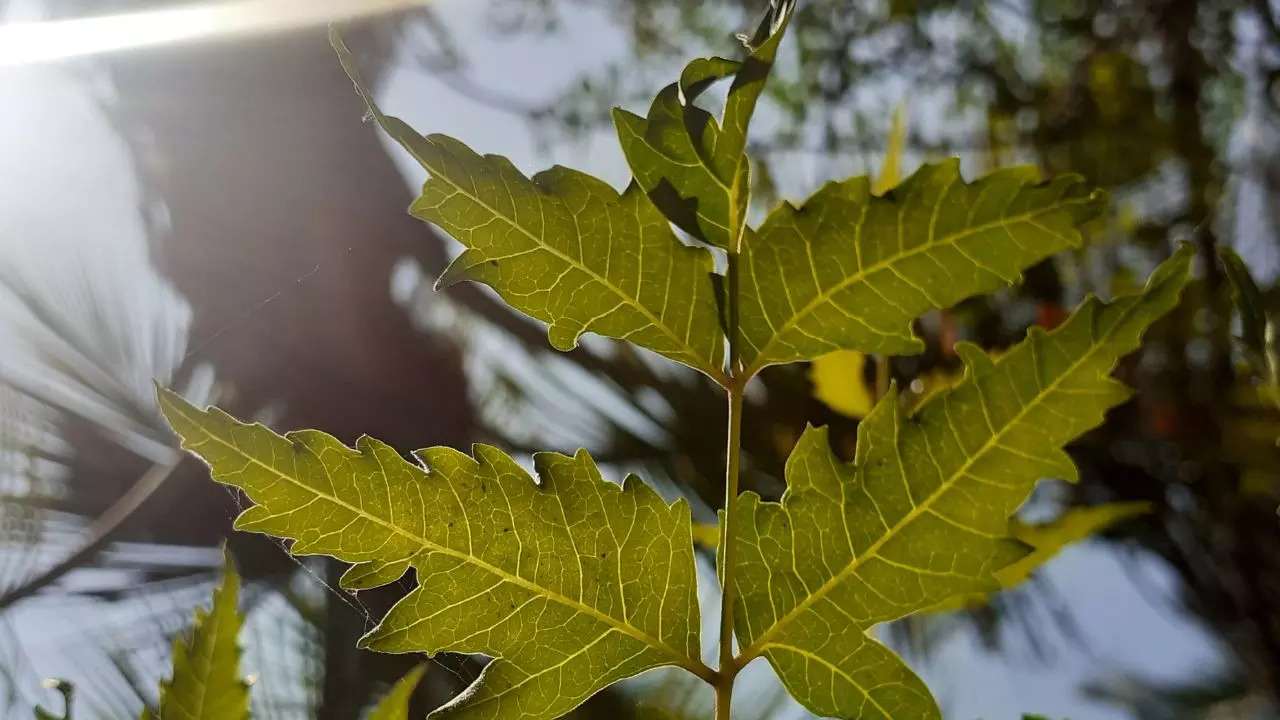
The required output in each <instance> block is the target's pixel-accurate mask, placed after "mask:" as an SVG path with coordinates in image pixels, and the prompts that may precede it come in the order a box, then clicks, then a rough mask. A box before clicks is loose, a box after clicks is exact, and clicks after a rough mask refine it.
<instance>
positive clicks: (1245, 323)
mask: <svg viewBox="0 0 1280 720" xmlns="http://www.w3.org/2000/svg"><path fill="white" fill-rule="evenodd" d="M1218 256H1219V257H1220V258H1222V269H1223V270H1224V272H1225V274H1226V276H1227V281H1228V282H1229V283H1231V302H1232V303H1234V304H1235V306H1236V312H1237V313H1238V314H1239V315H1240V344H1241V345H1243V346H1244V348H1245V350H1246V351H1248V352H1249V354H1250V355H1251V357H1252V358H1253V359H1254V360H1255V361H1257V360H1259V359H1261V358H1262V357H1263V356H1264V355H1265V354H1266V342H1265V338H1266V332H1267V313H1266V309H1265V305H1264V304H1263V301H1262V291H1261V290H1259V289H1258V284H1257V283H1256V282H1254V279H1253V275H1252V273H1250V272H1249V266H1248V265H1245V263H1244V260H1242V259H1241V258H1240V256H1239V255H1237V254H1236V252H1235V251H1234V250H1232V249H1231V248H1228V247H1219V248H1218Z"/></svg>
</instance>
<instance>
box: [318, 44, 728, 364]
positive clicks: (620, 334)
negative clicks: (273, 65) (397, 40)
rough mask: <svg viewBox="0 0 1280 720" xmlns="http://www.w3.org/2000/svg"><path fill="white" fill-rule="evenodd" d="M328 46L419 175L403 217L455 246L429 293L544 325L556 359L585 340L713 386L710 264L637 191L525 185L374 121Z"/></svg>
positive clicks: (434, 139)
mask: <svg viewBox="0 0 1280 720" xmlns="http://www.w3.org/2000/svg"><path fill="white" fill-rule="evenodd" d="M330 39H331V41H332V43H333V46H334V49H335V50H336V51H337V52H338V56H339V58H340V59H341V61H342V65H343V67H344V68H346V71H347V74H348V75H349V76H350V77H351V80H352V82H354V83H355V85H356V88H357V90H358V91H359V92H360V94H361V96H362V97H363V98H364V100H365V102H366V103H367V104H368V106H369V110H370V112H371V113H372V114H373V117H374V118H376V119H377V121H378V123H379V124H380V125H381V126H382V128H383V129H384V130H385V131H386V132H387V133H388V134H389V135H391V137H392V138H394V139H395V140H396V141H397V142H399V143H400V144H401V145H402V146H403V147H404V148H405V149H406V150H408V151H409V153H410V154H411V155H412V156H413V157H414V158H415V159H417V161H418V163H419V164H421V165H422V167H423V168H425V169H426V170H427V172H428V174H429V177H428V178H427V180H426V182H425V183H424V184H423V186H422V195H421V196H420V197H419V198H418V199H417V200H416V201H414V203H413V205H412V206H411V207H410V212H411V213H412V214H413V215H414V216H415V217H418V218H421V219H423V220H426V221H428V222H431V223H434V224H435V225H437V226H439V227H440V228H441V229H443V230H444V231H446V232H448V233H449V234H450V235H452V236H453V237H454V239H456V240H457V241H458V242H460V243H462V244H463V245H464V246H466V250H465V251H464V252H463V253H462V255H461V256H459V257H458V258H457V259H455V260H454V261H453V263H451V264H450V265H449V267H448V269H447V270H446V271H445V272H444V274H443V275H442V276H441V277H440V279H439V281H438V285H441V286H447V285H450V284H452V283H455V282H458V281H460V280H474V281H476V282H482V283H484V284H486V285H489V286H490V287H492V288H493V289H494V290H496V291H497V292H498V294H499V295H501V296H502V299H503V300H505V301H506V302H507V304H509V305H511V306H512V307H514V308H515V309H517V310H519V311H521V312H524V313H527V314H529V315H531V316H533V317H535V318H537V319H538V320H542V321H543V322H546V323H548V324H549V325H550V328H549V330H548V334H549V339H550V340H551V344H552V345H553V346H555V347H556V348H557V349H559V350H571V349H573V347H574V346H576V345H577V342H578V337H579V336H580V335H581V334H582V333H584V332H595V333H599V334H600V335H604V336H607V337H611V338H619V339H622V340H627V341H630V342H632V343H635V344H636V345H640V346H642V347H645V348H648V349H650V350H653V351H654V352H657V353H659V354H661V355H664V356H666V357H668V358H670V359H672V360H675V361H677V362H681V363H684V364H686V365H689V366H691V367H694V368H697V369H698V370H701V371H703V372H704V373H707V374H708V375H710V376H712V377H713V378H719V377H721V376H722V369H723V368H722V365H723V361H722V358H723V355H724V339H723V335H722V333H721V331H720V322H719V317H718V315H717V308H716V300H715V294H714V289H713V287H712V284H711V277H710V275H711V273H712V271H713V268H714V266H713V262H712V258H711V255H710V253H708V252H707V251H706V250H704V249H701V248H692V247H689V246H686V245H684V244H682V243H681V242H680V241H679V239H678V238H676V236H675V233H674V232H673V231H672V230H671V227H670V225H669V223H668V222H667V220H666V219H665V218H664V217H663V216H662V213H660V212H659V211H658V210H657V208H655V207H654V206H653V204H652V203H651V202H650V201H649V200H648V199H647V198H646V197H645V194H644V193H643V192H642V191H641V190H640V189H639V188H638V187H636V186H635V185H634V184H633V185H632V186H631V187H628V188H627V190H626V191H625V192H623V193H622V194H621V195H619V194H618V192H617V191H615V190H614V189H613V188H612V187H610V186H609V185H608V184H607V183H605V182H603V181H601V180H599V179H596V178H594V177H591V176H590V175H586V174H584V173H581V172H578V171H576V170H570V169H568V168H564V167H560V166H556V167H553V168H551V169H550V170H546V171H544V172H541V173H539V174H537V175H535V176H534V177H533V178H532V179H531V178H528V177H525V176H524V175H523V174H522V173H521V172H520V171H519V170H517V169H516V168H515V166H513V165H512V164H511V162H510V161H509V160H507V159H506V158H503V157H499V156H495V155H484V156H481V155H479V154H477V153H476V152H475V151H473V150H472V149H471V148H469V147H467V146H466V145H464V144H463V143H461V142H459V141H457V140H454V139H453V138H450V137H447V136H445V135H428V136H426V137H423V136H422V135H419V134H418V133H417V132H416V131H414V130H413V129H412V128H410V127H409V126H408V125H406V124H405V123H404V122H403V121H402V120H400V119H399V118H396V117H391V116H388V115H383V114H382V112H381V111H380V110H379V109H378V107H377V105H376V104H374V102H373V97H372V95H371V94H370V92H369V91H368V90H367V89H366V88H365V87H364V85H363V83H362V81H361V79H360V75H359V73H358V71H357V69H356V67H355V63H354V62H353V61H352V59H351V55H350V53H349V52H348V50H347V49H346V46H345V45H343V43H342V40H341V38H339V37H338V36H337V34H336V33H331V36H330Z"/></svg>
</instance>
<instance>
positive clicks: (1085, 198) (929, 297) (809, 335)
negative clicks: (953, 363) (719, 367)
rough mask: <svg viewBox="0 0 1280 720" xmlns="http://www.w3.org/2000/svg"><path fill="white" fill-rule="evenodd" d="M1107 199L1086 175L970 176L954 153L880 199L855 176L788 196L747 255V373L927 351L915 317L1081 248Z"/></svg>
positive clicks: (1021, 171)
mask: <svg viewBox="0 0 1280 720" xmlns="http://www.w3.org/2000/svg"><path fill="white" fill-rule="evenodd" d="M1104 204H1105V196H1104V194H1103V193H1102V192H1101V191H1093V192H1091V191H1090V190H1089V189H1088V188H1087V187H1086V186H1085V185H1084V183H1083V182H1082V181H1081V180H1080V179H1079V178H1077V177H1075V176H1071V175H1065V176H1061V177H1058V178H1055V179H1053V180H1051V181H1049V182H1047V183H1041V182H1039V171H1038V170H1036V169H1035V168H1032V167H1020V168H1010V169H1006V170H998V171H996V172H993V173H991V174H989V175H987V176H985V177H983V178H981V179H979V180H977V181H976V182H973V183H966V182H964V180H963V179H962V178H961V176H960V164H959V161H957V160H950V161H947V162H943V163H940V164H936V165H925V166H923V167H921V168H920V169H919V170H917V171H916V172H915V173H914V174H913V175H912V176H911V177H910V178H908V179H907V180H906V182H904V183H903V184H902V185H900V186H898V187H897V188H896V189H895V190H893V191H892V192H890V193H888V194H887V195H885V196H884V197H875V196H874V195H873V194H872V193H871V184H870V182H869V181H868V179H867V178H865V177H858V178H852V179H850V180H845V181H843V182H832V183H828V184H827V185H825V186H823V187H822V188H821V189H820V190H818V192H816V193H815V194H814V195H813V196H811V197H810V198H809V199H808V200H807V201H806V202H805V203H804V204H803V205H802V206H800V207H798V208H797V207H794V206H792V205H790V204H788V203H783V204H782V205H781V206H780V207H779V208H777V209H776V210H774V211H773V212H772V213H770V215H769V217H768V218H767V219H766V220H765V222H764V223H763V225H761V227H760V229H759V230H758V231H757V232H754V233H748V234H747V241H746V245H745V248H744V250H743V257H742V261H741V267H742V290H741V292H742V298H741V303H742V307H741V310H740V317H741V328H742V329H741V332H742V344H743V347H742V355H743V358H744V360H745V361H746V363H747V365H748V371H749V372H754V371H756V370H759V369H760V368H762V367H764V366H767V365H772V364H776V363H786V362H794V361H798V360H809V359H812V358H815V357H818V356H820V355H823V354H826V353H828V352H832V351H835V350H859V351H861V352H864V353H876V354H884V355H900V354H912V353H918V352H921V351H922V350H923V347H924V346H923V344H922V343H921V341H920V340H919V339H918V338H917V337H916V336H915V334H914V332H913V331H912V327H911V325H912V323H913V322H914V321H915V319H916V318H917V317H919V316H920V315H921V314H923V313H924V312H926V311H928V310H931V309H934V308H944V307H949V306H951V305H954V304H955V303H957V302H959V301H960V300H963V299H964V298H966V297H969V296H972V295H975V294H978V293H983V292H990V291H993V290H996V289H999V288H1001V287H1004V286H1006V285H1008V284H1009V283H1012V282H1015V281H1016V280H1017V279H1018V278H1019V276H1020V273H1021V272H1022V270H1023V269H1025V268H1027V267H1029V266H1030V265H1032V264H1034V263H1036V262H1039V261H1040V260H1043V259H1044V258H1046V257H1048V256H1050V255H1053V254H1054V253H1057V252H1059V251H1061V250H1065V249H1067V248H1070V247H1075V246H1077V245H1079V244H1080V242H1081V235H1080V232H1079V229H1078V228H1079V227H1080V226H1081V224H1082V223H1084V222H1085V221H1087V220H1089V219H1090V218H1092V217H1094V216H1095V215H1097V214H1098V213H1099V211H1100V210H1101V208H1102V207H1103V206H1104Z"/></svg>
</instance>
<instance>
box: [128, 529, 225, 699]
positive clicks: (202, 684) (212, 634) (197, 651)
mask: <svg viewBox="0 0 1280 720" xmlns="http://www.w3.org/2000/svg"><path fill="white" fill-rule="evenodd" d="M239 595H240V576H239V575H237V574H236V569H235V566H234V565H233V564H232V563H231V557H230V555H228V556H227V557H226V566H225V568H224V570H223V575H222V584H221V586H220V587H218V588H217V589H216V590H214V592H213V604H212V606H211V607H210V608H209V610H207V611H206V610H204V609H203V608H198V609H197V610H196V619H195V624H194V625H193V627H192V630H191V637H190V639H184V638H181V637H177V638H174V640H173V677H172V678H171V679H169V680H166V681H164V682H162V683H161V684H160V709H159V711H158V712H157V713H156V714H155V715H154V717H155V718H156V720H245V719H246V718H248V717H249V687H248V685H246V684H245V682H244V680H242V679H241V677H240V645H239V640H238V638H239V636H240V627H241V626H242V625H243V624H244V618H243V617H242V616H241V615H240V611H239V610H238V608H237V604H238V602H239ZM150 717H152V714H151V713H144V715H143V718H144V719H145V718H150Z"/></svg>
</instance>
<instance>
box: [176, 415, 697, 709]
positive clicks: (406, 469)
mask: <svg viewBox="0 0 1280 720" xmlns="http://www.w3.org/2000/svg"><path fill="white" fill-rule="evenodd" d="M160 404H161V408H162V409H163V411H164V413H165V416H166V417H167V418H168V420H169V422H170V424H172V425H173V427H174V429H175V430H177V432H178V434H179V435H181V436H182V438H183V446H184V447H185V448H187V449H188V450H190V451H192V452H194V453H196V454H198V455H199V456H200V457H202V458H203V459H204V460H205V461H206V462H207V463H209V465H210V466H211V468H212V471H213V475H214V478H215V479H216V480H218V481H219V482H223V483H226V484H228V485H232V486H235V487H237V488H240V489H241V490H243V491H244V492H245V494H246V495H247V496H248V497H249V499H250V500H251V501H252V502H253V503H254V506H253V507H251V508H249V509H248V510H246V511H245V512H244V513H243V514H242V515H241V516H240V517H239V518H238V519H237V520H236V527H237V528H239V529H241V530H249V531H253V532H261V533H266V534H269V535H273V536H275V537H279V538H285V539H289V540H293V541H294V542H293V546H292V548H291V552H293V553H294V554H297V555H313V554H325V555H331V556H333V557H336V558H338V559H339V560H342V561H344V562H349V563H358V565H357V568H360V570H359V571H358V573H357V574H358V576H359V577H360V578H361V579H362V581H363V582H362V583H361V586H362V587H369V586H370V585H371V584H373V583H375V582H377V583H385V582H389V581H391V580H395V579H397V578H398V576H399V574H400V573H402V572H404V571H405V570H406V569H407V568H410V567H412V568H413V570H414V572H415V574H416V576H417V579H418V585H417V587H416V588H415V589H414V590H413V591H412V592H411V593H409V595H408V596H406V597H405V598H404V599H402V600H401V601H400V602H399V603H397V604H396V605H395V606H394V607H393V608H392V609H391V610H390V612H388V614H387V616H386V617H385V618H383V620H382V622H381V623H380V624H379V625H378V626H377V627H376V628H374V629H373V630H372V631H371V632H370V633H369V634H368V635H367V636H365V637H364V638H363V639H362V640H361V645H362V646H364V647H368V648H372V649H374V650H379V651H383V652H427V653H436V652H444V651H449V652H461V653H483V654H485V655H488V656H491V657H493V658H494V660H493V662H491V663H489V665H488V666H487V667H485V669H484V672H483V673H481V675H480V678H479V679H478V680H477V681H476V683H475V685H473V686H472V687H471V688H470V689H469V690H468V691H466V692H464V693H463V694H462V695H461V696H459V697H458V698H455V699H454V701H453V702H452V703H450V704H449V705H448V706H446V707H445V708H442V709H440V710H438V711H436V714H435V715H434V716H439V717H446V716H447V717H450V718H466V719H467V720H475V719H479V718H503V719H505V718H511V717H521V718H526V719H529V720H533V719H536V718H555V717H559V716H560V715H563V714H564V713H567V712H569V711H570V710H572V709H573V708H574V707H576V706H577V705H579V704H580V703H582V702H583V701H584V700H586V699H587V698H588V697H589V696H590V695H591V694H592V693H594V692H596V691H598V690H600V689H602V688H604V687H606V686H608V685H609V684H611V683H613V682H615V681H617V680H621V679H623V678H626V677H629V676H632V675H635V674H637V673H640V672H643V671H645V670H648V669H650V668H654V667H658V666H662V665H676V666H679V667H683V668H685V669H687V670H689V671H690V672H693V673H695V674H698V675H699V676H700V677H703V678H704V679H705V678H710V677H712V676H713V673H712V671H711V670H710V669H708V668H707V667H706V666H705V665H703V664H702V663H701V662H700V660H699V659H698V658H699V657H700V652H699V650H700V648H699V644H698V627H699V619H698V604H697V594H696V593H697V583H696V578H695V568H694V561H693V531H692V522H691V520H690V511H689V506H688V504H687V503H686V502H685V501H683V500H678V501H676V503H675V504H673V505H667V504H666V503H665V502H663V501H662V499H661V498H660V497H659V496H658V495H657V493H655V492H654V491H653V490H652V489H650V488H649V487H647V486H645V485H644V484H643V483H642V482H640V480H639V479H638V478H636V477H634V476H629V477H627V479H626V481H625V482H624V483H622V484H621V485H617V484H614V483H610V482H607V481H606V480H604V479H603V478H602V477H601V476H600V471H599V470H598V469H597V468H596V466H595V463H594V462H593V461H592V460H591V457H590V456H589V455H587V453H586V451H579V452H578V453H577V454H576V455H574V456H573V457H566V456H564V455H559V454H556V453H539V454H536V455H535V456H534V467H535V468H536V470H537V475H538V480H537V481H535V480H534V479H533V478H532V477H530V475H529V473H528V472H527V471H526V470H524V469H523V468H522V467H521V466H520V465H518V464H517V463H516V462H515V461H514V460H513V459H512V458H511V457H509V456H508V455H506V454H504V453H502V452H501V451H499V450H497V449H495V448H492V447H488V446H485V445H476V446H475V447H474V451H473V452H474V458H472V457H471V456H468V455H465V454H463V453H461V452H458V451H457V450H453V449H450V448H443V447H437V448H429V449H426V450H421V451H418V452H417V453H415V455H416V456H417V458H418V460H419V461H420V462H421V463H422V465H418V464H414V463H411V462H409V461H407V460H405V459H404V458H403V457H402V456H401V455H399V454H398V453H397V452H396V451H395V450H394V449H392V448H391V447H389V446H387V445H385V444H384V443H381V442H379V441H377V440H374V439H372V438H369V437H362V438H360V439H359V441H357V443H356V447H355V449H351V448H348V447H346V446H344V445H342V444H341V443H339V442H338V441H337V440H335V439H334V438H332V437H330V436H329V435H325V434H324V433H321V432H316V431H311V430H303V431H298V432H291V433H289V434H287V435H285V436H280V435H277V434H275V433H273V432H271V431H270V430H268V429H267V428H265V427H263V426H261V425H246V424H243V423H240V422H238V421H237V420H235V419H234V418H232V417H231V416H229V415H227V414H226V413H223V412H221V411H219V410H216V409H210V410H205V411H201V410H197V409H195V408H193V407H192V406H190V405H189V404H187V403H186V402H185V401H184V400H182V398H180V397H178V396H177V395H175V394H173V393H171V392H168V391H161V392H160ZM353 572H354V571H353ZM351 577H352V576H351V575H350V574H349V575H348V576H347V580H348V581H350V579H351Z"/></svg>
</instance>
